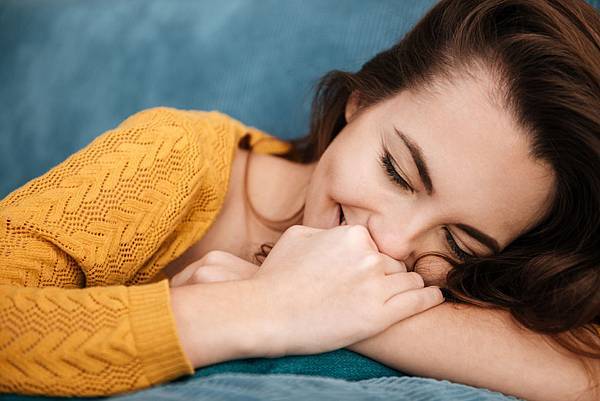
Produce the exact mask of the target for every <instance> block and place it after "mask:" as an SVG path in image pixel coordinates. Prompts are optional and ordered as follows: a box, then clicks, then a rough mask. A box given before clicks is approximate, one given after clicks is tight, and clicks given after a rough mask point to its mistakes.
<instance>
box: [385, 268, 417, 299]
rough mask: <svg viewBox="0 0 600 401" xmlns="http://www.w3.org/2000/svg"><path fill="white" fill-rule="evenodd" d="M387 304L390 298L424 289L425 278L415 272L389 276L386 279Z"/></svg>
mask: <svg viewBox="0 0 600 401" xmlns="http://www.w3.org/2000/svg"><path fill="white" fill-rule="evenodd" d="M384 283H385V295H386V302H387V300H389V299H390V298H392V297H394V296H396V295H398V294H400V293H402V292H405V291H409V290H417V289H419V288H423V287H424V286H425V283H424V282H423V278H422V277H421V276H420V275H419V274H418V273H414V272H410V273H396V274H389V275H387V276H385V277H384Z"/></svg>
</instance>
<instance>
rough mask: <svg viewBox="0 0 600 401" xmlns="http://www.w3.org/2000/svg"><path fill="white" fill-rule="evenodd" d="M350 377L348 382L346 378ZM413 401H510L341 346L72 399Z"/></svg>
mask: <svg viewBox="0 0 600 401" xmlns="http://www.w3.org/2000/svg"><path fill="white" fill-rule="evenodd" d="M344 379H346V380H344ZM107 398H110V400H111V401H121V400H122V401H135V400H143V401H163V400H169V401H192V400H211V401H217V400H223V401H242V400H261V401H270V400H272V401H275V400H283V399H285V400H286V401H287V400H290V401H293V400H309V399H318V400H320V401H321V400H351V401H358V400H365V401H367V400H369V401H373V400H386V401H392V400H398V401H403V400H410V401H420V400H423V401H425V400H427V401H436V400H453V401H471V400H473V401H474V400H477V401H510V400H517V399H516V398H514V397H508V396H505V395H503V394H501V393H497V392H493V391H489V390H486V389H479V388H475V387H470V386H465V385H462V384H457V383H451V382H449V381H445V380H443V381H440V380H434V379H428V378H421V377H411V376H405V375H404V374H403V373H402V372H399V371H397V370H394V369H391V368H389V367H387V366H385V365H383V364H381V363H379V362H377V361H375V360H373V359H370V358H367V357H365V356H363V355H361V354H358V353H355V352H352V351H350V350H346V349H341V350H336V351H332V352H326V353H323V354H318V355H298V356H286V357H282V358H250V359H239V360H235V361H228V362H223V363H219V364H215V365H211V366H207V367H205V368H200V369H197V370H196V373H195V374H194V376H187V377H182V378H180V379H178V380H175V381H173V382H170V383H167V384H163V385H160V386H156V387H153V388H150V389H147V390H142V391H138V392H133V393H129V394H122V395H118V396H114V397H96V398H68V399H69V400H75V401H77V400H81V401H83V400H86V401H91V400H102V399H107ZM66 399H67V398H62V397H39V396H35V397H32V396H23V395H15V394H8V395H2V396H0V400H2V401H9V400H10V401H52V400H66Z"/></svg>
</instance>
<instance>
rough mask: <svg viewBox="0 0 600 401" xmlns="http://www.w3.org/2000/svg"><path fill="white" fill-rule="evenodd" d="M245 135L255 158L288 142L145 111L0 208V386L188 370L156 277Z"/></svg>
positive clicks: (92, 386)
mask: <svg viewBox="0 0 600 401" xmlns="http://www.w3.org/2000/svg"><path fill="white" fill-rule="evenodd" d="M245 133H249V134H250V142H251V143H252V144H256V148H255V149H256V151H257V152H259V153H281V152H283V151H285V150H286V149H287V148H288V147H289V143H287V142H285V141H281V140H278V139H277V138H275V137H272V136H270V135H268V134H266V133H264V132H262V131H260V130H257V129H255V128H252V127H247V126H245V125H243V124H242V123H240V122H239V121H237V120H235V119H233V118H231V117H229V116H227V115H225V114H222V113H219V112H216V111H212V112H203V111H184V110H177V109H172V108H164V107H163V108H153V109H149V110H145V111H142V112H139V113H137V114H135V115H133V116H131V117H129V118H128V119H126V120H125V121H124V122H123V123H121V124H120V125H119V126H118V127H117V128H116V129H114V130H110V131H107V132H105V133H104V134H102V135H100V136H99V137H97V138H96V139H94V140H93V141H92V142H91V143H90V144H89V145H87V146H86V147H85V148H83V149H81V150H80V151H78V152H76V153H75V154H73V155H71V156H70V157H68V158H67V159H66V160H65V161H63V162H62V163H60V164H59V165H57V166H56V167H54V168H52V169H51V170H50V171H49V172H47V173H46V174H44V175H42V176H40V177H38V178H36V179H33V180H31V181H30V182H28V183H27V184H25V185H24V186H23V187H21V188H19V189H17V190H16V191H14V192H12V193H11V194H10V195H8V196H7V197H6V198H4V199H3V200H2V201H0V225H1V227H0V372H1V373H0V392H3V393H7V392H9V393H21V394H45V395H59V396H98V395H109V394H116V393H121V392H126V391H132V390H137V389H141V388H145V387H149V386H151V385H154V384H158V383H163V382H167V381H169V380H172V379H175V378H177V377H178V376H181V375H184V374H193V372H194V368H193V367H192V365H191V364H190V362H189V360H188V359H187V358H186V356H185V354H184V353H183V350H182V347H181V344H180V342H179V339H178V336H177V331H176V326H175V321H174V318H173V315H172V311H171V309H170V300H169V286H168V281H167V279H166V277H165V276H164V274H163V273H162V272H161V269H162V268H163V267H164V266H166V265H167V264H168V263H169V262H170V261H171V260H173V259H175V258H177V257H178V256H179V255H180V254H181V253H183V252H184V251H185V250H186V249H188V248H189V247H190V246H191V245H192V244H193V243H194V242H196V241H198V240H199V239H200V238H201V237H202V235H203V234H204V233H205V232H206V231H207V230H208V228H209V227H210V225H211V223H212V222H213V221H214V220H215V217H216V216H217V214H218V212H219V210H220V208H221V206H222V204H223V201H224V199H225V192H226V190H227V187H228V182H229V177H230V172H231V165H232V161H233V156H234V152H235V147H236V146H237V143H238V141H239V139H240V138H241V137H242V136H243V135H244V134H245ZM259 139H267V140H266V141H261V142H260V143H258V144H257V141H259Z"/></svg>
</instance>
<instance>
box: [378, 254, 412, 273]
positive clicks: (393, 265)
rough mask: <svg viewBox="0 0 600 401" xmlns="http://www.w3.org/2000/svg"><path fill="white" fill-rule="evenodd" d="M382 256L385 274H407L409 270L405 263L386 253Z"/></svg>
mask: <svg viewBox="0 0 600 401" xmlns="http://www.w3.org/2000/svg"><path fill="white" fill-rule="evenodd" d="M381 255H382V257H383V263H384V265H383V268H384V271H385V274H395V273H406V271H407V269H406V264H405V263H404V262H400V261H398V260H396V259H394V258H392V257H391V256H388V255H386V254H385V253H382V254H381Z"/></svg>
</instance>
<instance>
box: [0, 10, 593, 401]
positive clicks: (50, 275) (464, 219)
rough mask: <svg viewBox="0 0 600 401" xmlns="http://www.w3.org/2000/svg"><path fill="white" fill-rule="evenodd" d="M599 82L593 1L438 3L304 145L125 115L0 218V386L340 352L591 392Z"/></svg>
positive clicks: (463, 375)
mask: <svg viewBox="0 0 600 401" xmlns="http://www.w3.org/2000/svg"><path fill="white" fill-rule="evenodd" d="M598 66H600V17H599V16H598V14H597V12H596V11H595V10H594V9H593V8H592V7H590V6H589V5H587V4H585V3H583V2H581V1H575V0H574V1H572V2H569V4H567V2H564V1H560V2H559V1H541V0H539V1H524V0H522V1H517V0H513V1H509V0H490V1H484V2H480V1H456V0H455V1H442V2H440V3H439V4H438V5H436V6H435V7H434V8H433V9H432V10H431V11H430V12H429V13H428V14H427V15H426V16H425V17H424V18H423V19H422V20H421V21H420V22H419V24H417V26H416V27H415V28H414V29H413V30H412V31H411V32H410V33H409V34H408V35H407V36H406V37H405V38H404V39H403V40H402V41H400V42H399V43H398V44H397V45H395V46H394V47H392V48H391V49H389V50H386V51H384V52H382V53H380V54H378V55H377V56H376V57H375V58H373V59H372V60H370V61H369V62H367V63H366V64H365V65H364V66H363V67H362V68H361V70H360V71H359V72H358V73H356V74H351V73H344V72H339V71H334V72H332V73H330V74H328V75H326V76H325V77H324V78H323V79H322V81H321V83H320V86H319V88H318V91H317V96H316V98H315V102H314V107H313V115H312V120H311V129H310V134H309V135H308V136H307V137H306V138H304V139H301V140H297V141H292V142H291V143H290V144H286V143H282V142H280V141H277V140H275V139H274V138H271V137H269V136H268V135H264V133H261V132H260V131H258V130H256V129H252V128H249V127H245V126H244V125H243V124H242V123H240V122H237V121H235V120H233V119H231V118H229V117H227V116H225V115H222V114H220V113H216V112H212V113H206V112H194V111H179V110H174V109H166V108H161V109H152V110H147V111H144V112H142V113H138V114H136V115H134V116H132V117H130V118H129V119H127V120H126V121H125V122H124V123H122V124H121V125H120V126H119V127H118V128H117V129H115V130H113V131H110V132H108V133H106V134H104V135H102V136H101V137H99V138H97V139H96V140H95V141H94V142H92V144H90V145H89V146H88V147H86V148H85V149H83V150H82V151H80V152H78V153H76V154H75V155H73V156H71V157H70V158H68V159H67V160H66V161H65V162H63V163H61V165H59V166H57V167H55V168H54V169H53V170H51V171H50V172H48V173H47V174H45V175H44V176H42V177H39V178H38V179H36V180H33V181H31V182H30V183H28V184H27V185H26V186H24V187H22V188H20V189H18V190H17V191H15V192H13V193H12V194H10V195H9V196H8V197H7V198H5V199H4V200H3V201H2V203H1V204H0V215H1V216H2V218H3V224H2V226H3V232H2V234H0V244H2V245H1V248H0V250H1V251H2V255H3V258H4V262H5V263H4V266H3V267H2V270H1V274H0V278H1V279H2V283H3V284H5V285H2V286H0V290H1V291H2V292H1V293H0V294H1V297H0V300H1V301H0V302H2V304H1V305H0V310H2V312H3V313H2V314H0V316H3V318H2V319H3V321H2V323H3V327H10V330H7V332H6V333H10V335H8V334H7V335H6V336H3V338H9V339H10V340H8V341H7V345H6V346H4V347H3V348H2V354H1V355H2V357H3V358H2V368H3V371H7V372H9V374H7V375H5V376H3V379H0V388H1V389H2V390H4V391H12V392H14V391H17V392H26V393H42V394H50V393H52V394H71V395H72V394H81V395H96V394H109V393H115V392H121V391H126V390H131V389H137V388H143V387H146V386H148V385H151V384H154V383H159V382H164V381H166V380H169V379H172V378H175V377H177V376H180V375H182V374H185V373H192V372H193V368H194V367H200V366H206V365H209V364H213V363H217V362H221V361H225V360H230V359H236V358H242V357H250V356H268V357H274V356H281V355H290V354H310V353H318V352H324V351H329V350H333V349H337V348H341V347H348V348H349V349H352V350H355V351H356V352H360V353H363V354H365V355H367V356H370V357H373V358H374V359H377V360H380V361H382V362H384V363H386V364H388V365H390V366H393V367H396V368H398V369H401V370H404V371H407V372H409V373H414V374H420V375H426V376H431V377H437V378H444V379H450V380H454V381H457V382H462V383H467V384H471V385H477V386H483V387H488V388H491V389H495V390H499V391H502V392H505V393H509V394H513V395H516V396H520V397H523V398H526V399H531V400H537V399H540V400H542V399H544V400H552V399H561V400H562V399H572V398H575V397H577V396H580V397H581V399H594V397H595V396H597V393H595V391H596V390H595V389H594V385H595V384H596V383H595V381H594V380H588V379H590V378H591V379H594V378H597V375H598V369H600V368H599V366H598V364H599V362H598V360H599V358H600V346H599V341H600V340H599V334H598V331H597V329H596V326H594V324H598V323H599V322H598V310H600V298H599V291H598V289H599V288H600V272H599V269H598V262H599V260H600V257H599V254H598V253H599V249H600V246H599V245H600V244H598V235H597V232H598V223H599V221H600V216H599V213H598V212H599V210H600V208H599V207H598V206H599V205H600V200H599V196H600V174H599V172H600V157H599V156H600V119H599V118H598V116H597V110H598V109H599V108H600V97H599V93H600V69H599V67H598ZM247 132H248V134H249V135H246V133H247ZM238 145H239V146H240V147H242V148H245V149H237V150H236V148H237V147H238ZM250 149H253V150H254V151H256V152H258V153H263V154H257V155H253V156H252V159H253V160H252V163H249V164H246V162H247V161H248V158H249V157H250V153H249V152H248V150H250ZM245 184H247V188H246V185H245ZM263 215H266V216H267V219H264V218H262V217H261V216H263ZM288 217H289V218H288ZM265 220H275V221H279V224H275V225H274V224H271V223H269V221H265ZM344 223H346V224H344ZM338 225H341V226H344V227H338ZM263 243H265V244H267V243H275V245H274V246H272V249H271V251H270V252H269V253H268V255H267V252H266V249H268V246H267V247H265V246H261V248H260V249H261V251H265V252H262V256H263V257H264V261H262V265H261V267H260V269H259V268H258V267H257V266H256V265H255V264H253V263H251V262H253V261H254V260H253V259H252V258H251V257H252V254H253V253H254V252H255V250H256V248H258V246H259V245H261V244H263ZM215 250H218V251H215ZM260 255H261V253H259V254H258V255H257V256H260ZM165 277H172V282H171V287H170V288H169V287H168V283H167V280H164V278H165ZM161 279H162V280H161ZM119 284H128V285H130V286H128V287H125V286H123V285H119ZM131 284H144V285H131ZM52 285H59V286H62V287H87V288H79V289H74V288H68V289H65V288H61V289H57V288H39V287H46V286H52ZM19 286H25V287H28V288H23V287H19ZM438 286H440V287H445V288H446V291H445V293H446V296H447V297H448V298H449V299H452V300H455V301H463V305H460V306H457V305H452V304H451V303H449V302H445V303H443V304H441V303H442V301H443V297H442V293H441V291H440V290H439V288H438ZM32 287H33V288H32ZM36 287H37V288H36ZM440 304H441V305H440ZM467 304H471V305H467ZM482 307H483V308H482ZM44 314H47V315H48V316H50V318H49V317H48V316H45V315H44ZM16 319H21V320H23V321H25V322H26V323H25V324H22V325H21V326H24V327H25V328H23V327H18V326H17V325H15V324H11V322H14V321H16ZM27 327H34V328H35V331H36V333H42V335H40V336H39V337H38V338H36V339H35V341H33V340H32V339H31V338H30V336H31V331H32V330H29V331H28V329H27ZM56 333H62V335H59V334H56ZM75 333H79V334H75ZM28 336H29V337H28ZM409 342H410V344H411V345H410V347H407V346H406V344H407V343H409ZM390 350H393V352H391V351H390ZM44 358H46V359H44ZM40 366H43V367H44V369H45V370H44V369H42V368H40ZM36 367H37V371H38V372H39V376H36V375H31V374H26V373H24V372H31V369H35V368H36ZM57 371H58V372H59V373H60V374H56V373H57ZM49 372H50V373H49ZM67 377H68V380H66V379H65V378H67Z"/></svg>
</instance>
